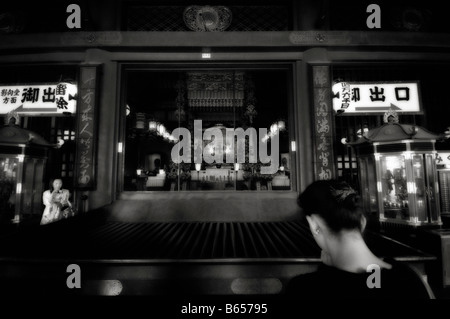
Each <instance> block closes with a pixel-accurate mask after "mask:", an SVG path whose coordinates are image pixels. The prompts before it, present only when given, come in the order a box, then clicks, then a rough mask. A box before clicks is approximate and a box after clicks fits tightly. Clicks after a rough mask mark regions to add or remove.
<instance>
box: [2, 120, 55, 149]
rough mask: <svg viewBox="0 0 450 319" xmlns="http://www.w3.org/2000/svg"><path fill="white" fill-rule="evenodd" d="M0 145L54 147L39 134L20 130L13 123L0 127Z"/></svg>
mask: <svg viewBox="0 0 450 319" xmlns="http://www.w3.org/2000/svg"><path fill="white" fill-rule="evenodd" d="M0 144H2V145H10V146H18V145H19V144H24V145H26V146H44V147H56V144H51V143H49V142H47V140H45V139H44V138H43V137H42V136H40V135H39V134H37V133H35V132H33V131H30V130H27V129H24V128H21V127H19V126H17V125H15V124H14V123H10V124H8V125H3V126H1V127H0Z"/></svg>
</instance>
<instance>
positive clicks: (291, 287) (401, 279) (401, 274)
mask: <svg viewBox="0 0 450 319" xmlns="http://www.w3.org/2000/svg"><path fill="white" fill-rule="evenodd" d="M385 261H386V262H387V263H389V264H391V265H392V268H391V269H384V268H381V272H380V283H381V285H380V286H381V287H380V288H369V287H368V286H367V279H368V278H369V276H371V275H372V273H373V271H372V272H362V273H352V272H348V271H344V270H340V269H337V268H335V267H330V266H327V265H324V264H322V265H321V266H319V268H318V270H317V271H316V272H313V273H308V274H303V275H299V276H297V277H294V278H292V280H291V281H290V282H289V283H288V286H287V288H286V294H287V295H290V296H293V297H296V298H297V297H298V298H299V299H430V296H429V294H428V292H427V290H426V288H425V286H424V284H423V282H422V281H421V279H420V278H419V277H418V276H417V275H416V274H415V273H414V272H413V270H412V269H411V268H409V267H408V266H407V265H405V264H402V263H401V262H396V261H394V260H386V259H385ZM371 278H372V277H371ZM369 281H370V282H372V280H369Z"/></svg>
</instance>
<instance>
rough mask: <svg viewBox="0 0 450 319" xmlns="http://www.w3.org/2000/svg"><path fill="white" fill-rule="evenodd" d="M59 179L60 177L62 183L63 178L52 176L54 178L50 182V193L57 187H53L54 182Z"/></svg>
mask: <svg viewBox="0 0 450 319" xmlns="http://www.w3.org/2000/svg"><path fill="white" fill-rule="evenodd" d="M57 179H59V180H60V181H61V183H62V179H61V178H59V177H56V178H52V179H51V180H50V182H49V184H50V193H53V191H54V190H55V189H54V188H53V182H54V181H56V180H57Z"/></svg>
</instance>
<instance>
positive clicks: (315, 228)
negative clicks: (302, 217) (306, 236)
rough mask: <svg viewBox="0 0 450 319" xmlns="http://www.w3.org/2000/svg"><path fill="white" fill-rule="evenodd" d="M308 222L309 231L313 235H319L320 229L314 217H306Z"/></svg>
mask: <svg viewBox="0 0 450 319" xmlns="http://www.w3.org/2000/svg"><path fill="white" fill-rule="evenodd" d="M306 220H307V221H308V224H309V229H310V230H311V233H313V235H317V234H318V233H319V230H320V227H319V225H318V224H317V221H316V219H315V218H314V216H312V215H311V216H306Z"/></svg>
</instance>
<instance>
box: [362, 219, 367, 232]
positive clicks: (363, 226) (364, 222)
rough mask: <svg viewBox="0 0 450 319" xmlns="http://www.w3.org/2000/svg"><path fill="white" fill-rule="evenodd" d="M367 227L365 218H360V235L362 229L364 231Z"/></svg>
mask: <svg viewBox="0 0 450 319" xmlns="http://www.w3.org/2000/svg"><path fill="white" fill-rule="evenodd" d="M366 225H367V219H366V217H365V216H362V217H361V233H362V232H364V229H366Z"/></svg>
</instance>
